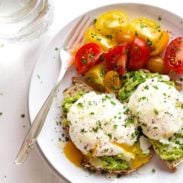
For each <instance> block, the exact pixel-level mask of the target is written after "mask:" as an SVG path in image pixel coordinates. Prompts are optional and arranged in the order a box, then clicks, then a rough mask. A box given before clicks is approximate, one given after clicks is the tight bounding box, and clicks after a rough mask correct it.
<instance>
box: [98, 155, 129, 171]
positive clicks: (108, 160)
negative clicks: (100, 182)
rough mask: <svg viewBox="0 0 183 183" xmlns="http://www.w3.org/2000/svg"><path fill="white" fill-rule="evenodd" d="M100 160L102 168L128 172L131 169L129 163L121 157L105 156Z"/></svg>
mask: <svg viewBox="0 0 183 183" xmlns="http://www.w3.org/2000/svg"><path fill="white" fill-rule="evenodd" d="M100 160H101V165H102V167H103V168H104V169H107V170H127V169H128V168H129V165H128V162H127V161H125V160H123V159H121V157H119V156H103V157H101V158H100Z"/></svg>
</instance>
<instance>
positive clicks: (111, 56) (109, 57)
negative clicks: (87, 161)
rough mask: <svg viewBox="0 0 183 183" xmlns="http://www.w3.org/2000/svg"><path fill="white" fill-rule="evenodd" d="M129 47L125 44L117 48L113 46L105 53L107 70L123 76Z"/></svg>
mask: <svg viewBox="0 0 183 183" xmlns="http://www.w3.org/2000/svg"><path fill="white" fill-rule="evenodd" d="M128 50H129V46H128V44H127V43H123V44H121V45H119V46H115V47H114V48H112V49H111V50H109V52H108V53H106V55H105V57H106V65H107V69H108V70H109V71H110V70H115V71H117V72H118V73H119V75H123V74H124V72H125V70H126V63H127V59H128Z"/></svg>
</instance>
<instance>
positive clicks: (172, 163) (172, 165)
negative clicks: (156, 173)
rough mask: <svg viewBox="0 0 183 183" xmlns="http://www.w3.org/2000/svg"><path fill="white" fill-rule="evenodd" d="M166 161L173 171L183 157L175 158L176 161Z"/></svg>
mask: <svg viewBox="0 0 183 183" xmlns="http://www.w3.org/2000/svg"><path fill="white" fill-rule="evenodd" d="M164 162H165V164H166V166H167V167H168V168H169V169H170V170H171V171H176V170H177V166H178V165H180V164H181V163H182V162H183V157H181V158H179V159H177V160H174V161H164Z"/></svg>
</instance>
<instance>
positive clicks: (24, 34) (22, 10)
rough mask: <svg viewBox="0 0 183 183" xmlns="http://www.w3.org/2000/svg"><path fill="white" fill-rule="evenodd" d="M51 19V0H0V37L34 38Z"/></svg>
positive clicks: (11, 38)
mask: <svg viewBox="0 0 183 183" xmlns="http://www.w3.org/2000/svg"><path fill="white" fill-rule="evenodd" d="M52 19H53V7H52V3H51V0H0V39H5V40H11V41H26V40H29V39H33V38H36V37H38V36H40V35H41V34H42V33H43V32H45V30H47V29H48V27H49V25H50V24H51V22H52Z"/></svg>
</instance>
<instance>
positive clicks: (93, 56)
mask: <svg viewBox="0 0 183 183" xmlns="http://www.w3.org/2000/svg"><path fill="white" fill-rule="evenodd" d="M100 54H101V48H100V46H99V45H97V44H95V43H88V44H85V45H84V46H82V47H81V48H80V49H79V50H78V51H77V52H76V55H75V66H76V70H77V72H78V73H79V74H84V73H85V72H87V71H88V70H89V69H90V68H91V67H92V66H94V65H95V64H96V62H97V60H98V58H99V56H100Z"/></svg>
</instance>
